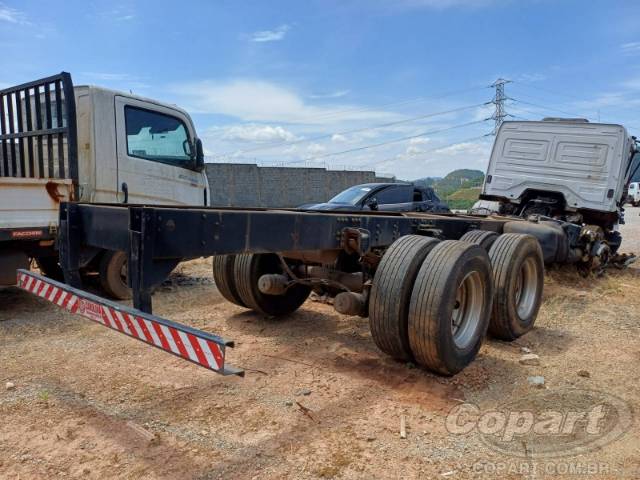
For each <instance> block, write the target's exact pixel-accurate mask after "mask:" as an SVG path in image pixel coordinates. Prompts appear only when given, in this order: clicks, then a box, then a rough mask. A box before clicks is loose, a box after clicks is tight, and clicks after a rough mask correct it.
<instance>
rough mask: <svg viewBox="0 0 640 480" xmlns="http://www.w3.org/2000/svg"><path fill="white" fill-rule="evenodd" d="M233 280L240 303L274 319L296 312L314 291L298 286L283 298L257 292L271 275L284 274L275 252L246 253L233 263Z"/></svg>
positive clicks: (288, 291) (290, 289) (289, 290)
mask: <svg viewBox="0 0 640 480" xmlns="http://www.w3.org/2000/svg"><path fill="white" fill-rule="evenodd" d="M233 270H234V279H235V284H236V288H237V291H238V297H239V298H240V301H241V302H242V303H243V304H244V306H246V307H247V308H250V309H252V310H255V311H256V312H260V313H262V314H264V315H268V316H271V317H281V316H284V315H288V314H290V313H292V312H295V311H296V310H297V309H298V308H299V307H300V305H302V304H303V303H304V301H305V300H306V299H307V297H308V296H309V293H311V288H310V287H308V286H306V285H302V284H296V285H292V286H291V287H289V289H288V290H287V291H286V293H285V294H284V295H267V294H264V293H262V292H261V291H260V290H259V289H258V280H259V279H260V277H261V276H262V275H265V274H268V273H283V272H282V265H281V264H280V259H279V258H278V256H277V255H275V254H273V253H243V254H241V255H237V256H236V258H235V261H234V269H233Z"/></svg>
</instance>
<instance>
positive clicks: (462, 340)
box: [451, 271, 484, 349]
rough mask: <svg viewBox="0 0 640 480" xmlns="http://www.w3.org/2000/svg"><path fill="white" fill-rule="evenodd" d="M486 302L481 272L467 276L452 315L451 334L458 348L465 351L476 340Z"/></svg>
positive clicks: (460, 287) (457, 295) (461, 283)
mask: <svg viewBox="0 0 640 480" xmlns="http://www.w3.org/2000/svg"><path fill="white" fill-rule="evenodd" d="M483 302H484V285H483V283H482V276H481V275H480V272H477V271H473V272H469V273H467V274H466V275H465V277H464V278H463V279H462V282H460V285H458V290H457V291H456V301H455V304H454V306H453V312H452V314H451V334H452V336H453V342H454V343H455V345H456V347H458V348H460V349H465V348H467V347H469V346H470V345H471V344H472V343H473V342H474V340H475V337H476V335H475V334H476V330H477V329H478V326H479V325H480V319H481V317H482V309H483Z"/></svg>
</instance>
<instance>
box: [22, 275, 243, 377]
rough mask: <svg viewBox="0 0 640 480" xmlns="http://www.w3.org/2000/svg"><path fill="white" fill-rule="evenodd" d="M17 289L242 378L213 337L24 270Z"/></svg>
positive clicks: (219, 340) (222, 342) (229, 344)
mask: <svg viewBox="0 0 640 480" xmlns="http://www.w3.org/2000/svg"><path fill="white" fill-rule="evenodd" d="M18 287H20V288H21V289H23V290H26V291H27V292H30V293H33V294H34V295H36V296H38V297H40V298H43V299H45V300H47V301H49V302H51V303H53V304H55V305H57V306H58V307H60V308H62V309H64V310H67V311H68V312H70V313H75V314H77V315H82V316H83V317H85V318H88V319H89V320H93V321H94V322H96V323H99V324H100V325H104V326H105V327H109V328H111V329H113V330H116V331H118V332H120V333H124V334H125V335H128V336H130V337H133V338H135V339H136V340H140V341H141V342H144V343H147V344H149V345H151V346H153V347H157V348H159V349H161V350H164V351H166V352H169V353H172V354H173V355H176V356H178V357H180V358H182V359H184V360H188V361H190V362H193V363H195V364H198V365H200V366H202V367H205V368H208V369H209V370H213V371H215V372H218V373H222V374H223V375H232V374H235V375H243V374H244V372H243V371H242V370H239V369H236V368H233V367H229V366H225V350H226V347H233V342H230V341H227V340H225V339H223V338H221V337H218V336H216V335H211V334H209V333H206V332H203V331H201V330H197V329H195V328H191V327H189V326H187V325H182V324H179V323H176V322H172V321H170V320H166V319H164V318H160V317H157V316H155V315H151V314H148V313H144V312H141V311H140V310H136V309H135V308H130V307H126V306H124V305H120V304H119V303H116V302H113V301H111V300H107V299H105V298H102V297H99V296H97V295H93V294H91V293H88V292H85V291H82V290H78V289H76V288H73V287H71V286H69V285H66V284H64V283H61V282H56V281H55V280H51V279H50V278H46V277H43V276H41V275H38V274H36V273H33V272H30V271H28V270H18Z"/></svg>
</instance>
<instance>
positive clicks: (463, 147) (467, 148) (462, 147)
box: [434, 142, 491, 156]
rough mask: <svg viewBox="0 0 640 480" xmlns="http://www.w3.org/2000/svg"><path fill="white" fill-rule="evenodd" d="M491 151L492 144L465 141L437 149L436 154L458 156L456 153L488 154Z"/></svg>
mask: <svg viewBox="0 0 640 480" xmlns="http://www.w3.org/2000/svg"><path fill="white" fill-rule="evenodd" d="M490 152H491V148H490V146H488V145H487V144H486V143H473V142H463V143H457V144H455V145H451V146H450V147H445V148H441V149H439V150H436V151H435V152H434V153H435V154H440V155H448V156H456V155H487V156H488V154H489V153H490Z"/></svg>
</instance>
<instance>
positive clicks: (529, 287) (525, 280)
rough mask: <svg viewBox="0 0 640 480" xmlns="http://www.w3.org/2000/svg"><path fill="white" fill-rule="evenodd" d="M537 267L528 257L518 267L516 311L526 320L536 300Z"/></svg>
mask: <svg viewBox="0 0 640 480" xmlns="http://www.w3.org/2000/svg"><path fill="white" fill-rule="evenodd" d="M537 270H538V267H537V265H536V262H535V260H534V259H533V258H532V257H528V258H527V259H526V260H525V261H524V262H522V265H521V266H520V271H519V272H518V277H517V279H516V291H515V299H516V309H517V311H518V316H519V317H520V318H528V317H529V316H530V315H531V312H532V311H533V308H534V307H535V304H536V298H538V275H537Z"/></svg>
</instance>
